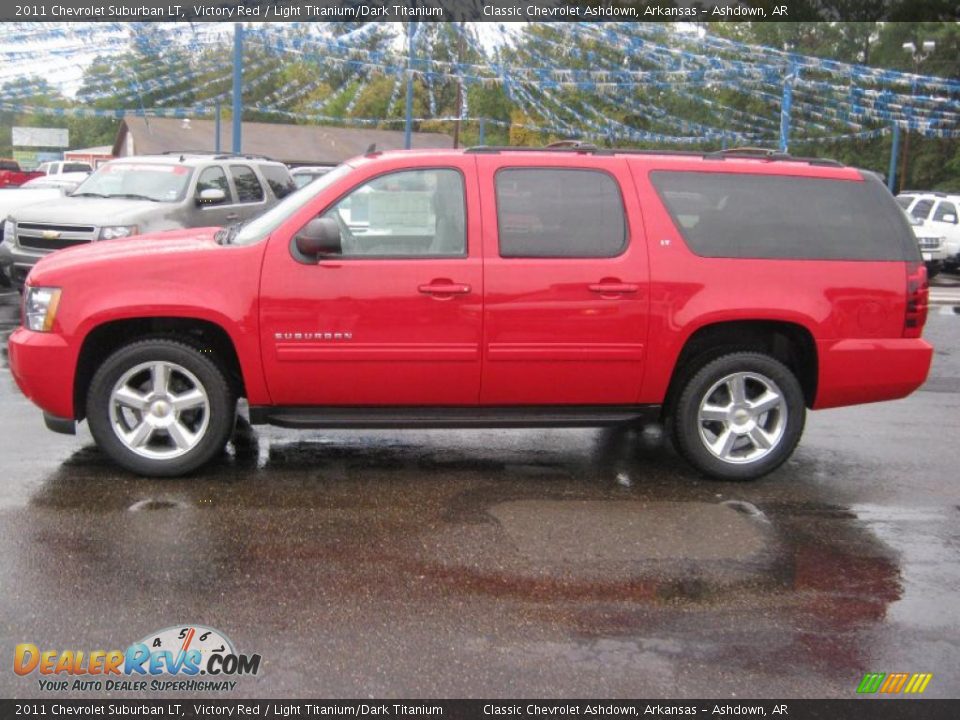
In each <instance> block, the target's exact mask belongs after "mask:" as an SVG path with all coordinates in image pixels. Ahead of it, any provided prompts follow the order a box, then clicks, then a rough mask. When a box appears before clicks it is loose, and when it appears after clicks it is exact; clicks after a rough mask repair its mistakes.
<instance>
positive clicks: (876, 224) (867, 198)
mask: <svg viewBox="0 0 960 720" xmlns="http://www.w3.org/2000/svg"><path fill="white" fill-rule="evenodd" d="M650 179H651V181H652V182H653V185H654V187H655V188H656V190H657V193H658V194H659V196H660V199H661V200H662V201H663V204H664V206H665V207H666V209H667V212H668V213H669V214H670V217H671V218H672V219H673V222H674V224H675V225H676V226H677V229H678V230H679V232H680V234H681V235H682V236H683V238H684V240H685V241H686V243H687V245H688V246H689V247H690V249H691V250H692V251H693V252H695V253H696V254H698V255H702V256H704V257H730V258H760V259H764V258H767V259H795V260H906V259H910V260H912V259H915V258H914V256H915V255H916V256H917V258H919V255H918V251H917V249H916V242H915V241H914V240H913V233H912V231H911V229H910V226H909V225H908V224H907V221H906V218H905V217H904V216H903V213H902V211H901V210H900V208H899V207H898V206H897V203H896V202H894V199H893V197H892V196H891V195H890V193H889V192H888V191H887V189H886V188H885V187H884V186H883V185H882V184H881V183H880V182H879V181H878V180H876V179H875V178H873V177H872V176H868V177H865V178H864V181H863V182H857V181H851V180H834V179H824V178H804V177H790V176H782V175H779V176H778V175H774V176H771V175H751V174H746V173H743V174H734V173H698V172H674V171H654V172H652V173H651V174H650Z"/></svg>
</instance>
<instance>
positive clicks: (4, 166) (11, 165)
mask: <svg viewBox="0 0 960 720" xmlns="http://www.w3.org/2000/svg"><path fill="white" fill-rule="evenodd" d="M0 170H12V171H13V172H17V171H19V170H20V165H19V164H18V163H16V162H15V161H13V160H0Z"/></svg>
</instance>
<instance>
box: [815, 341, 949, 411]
mask: <svg viewBox="0 0 960 720" xmlns="http://www.w3.org/2000/svg"><path fill="white" fill-rule="evenodd" d="M817 356H818V361H819V366H820V373H819V380H818V384H817V399H816V401H815V402H814V404H813V407H814V409H817V410H819V409H822V408H831V407H841V406H844V405H859V404H860V403H870V402H880V401H882V400H897V399H899V398H902V397H906V396H907V395H909V394H910V393H912V392H913V391H914V390H916V389H917V388H919V387H920V386H921V385H923V383H924V382H925V381H926V379H927V373H929V372H930V363H931V361H932V360H933V346H932V345H930V343H928V342H927V341H926V340H923V339H922V338H893V339H866V338H865V339H862V340H818V341H817Z"/></svg>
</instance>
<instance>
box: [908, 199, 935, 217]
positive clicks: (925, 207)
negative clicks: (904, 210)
mask: <svg viewBox="0 0 960 720" xmlns="http://www.w3.org/2000/svg"><path fill="white" fill-rule="evenodd" d="M932 207H933V200H918V201H917V204H916V205H914V206H913V209H912V210H911V211H910V214H911V215H913V216H914V217H915V218H917V219H918V220H926V219H927V215H929V214H930V209H931V208H932Z"/></svg>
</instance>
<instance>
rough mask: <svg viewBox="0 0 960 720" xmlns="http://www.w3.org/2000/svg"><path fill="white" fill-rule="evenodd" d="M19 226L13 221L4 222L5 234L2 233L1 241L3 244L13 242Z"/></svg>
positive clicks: (0, 233) (0, 234)
mask: <svg viewBox="0 0 960 720" xmlns="http://www.w3.org/2000/svg"><path fill="white" fill-rule="evenodd" d="M16 228H17V225H16V223H15V222H13V220H4V221H3V232H0V240H3V242H10V243H12V242H13V235H14V232H15V231H16Z"/></svg>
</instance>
